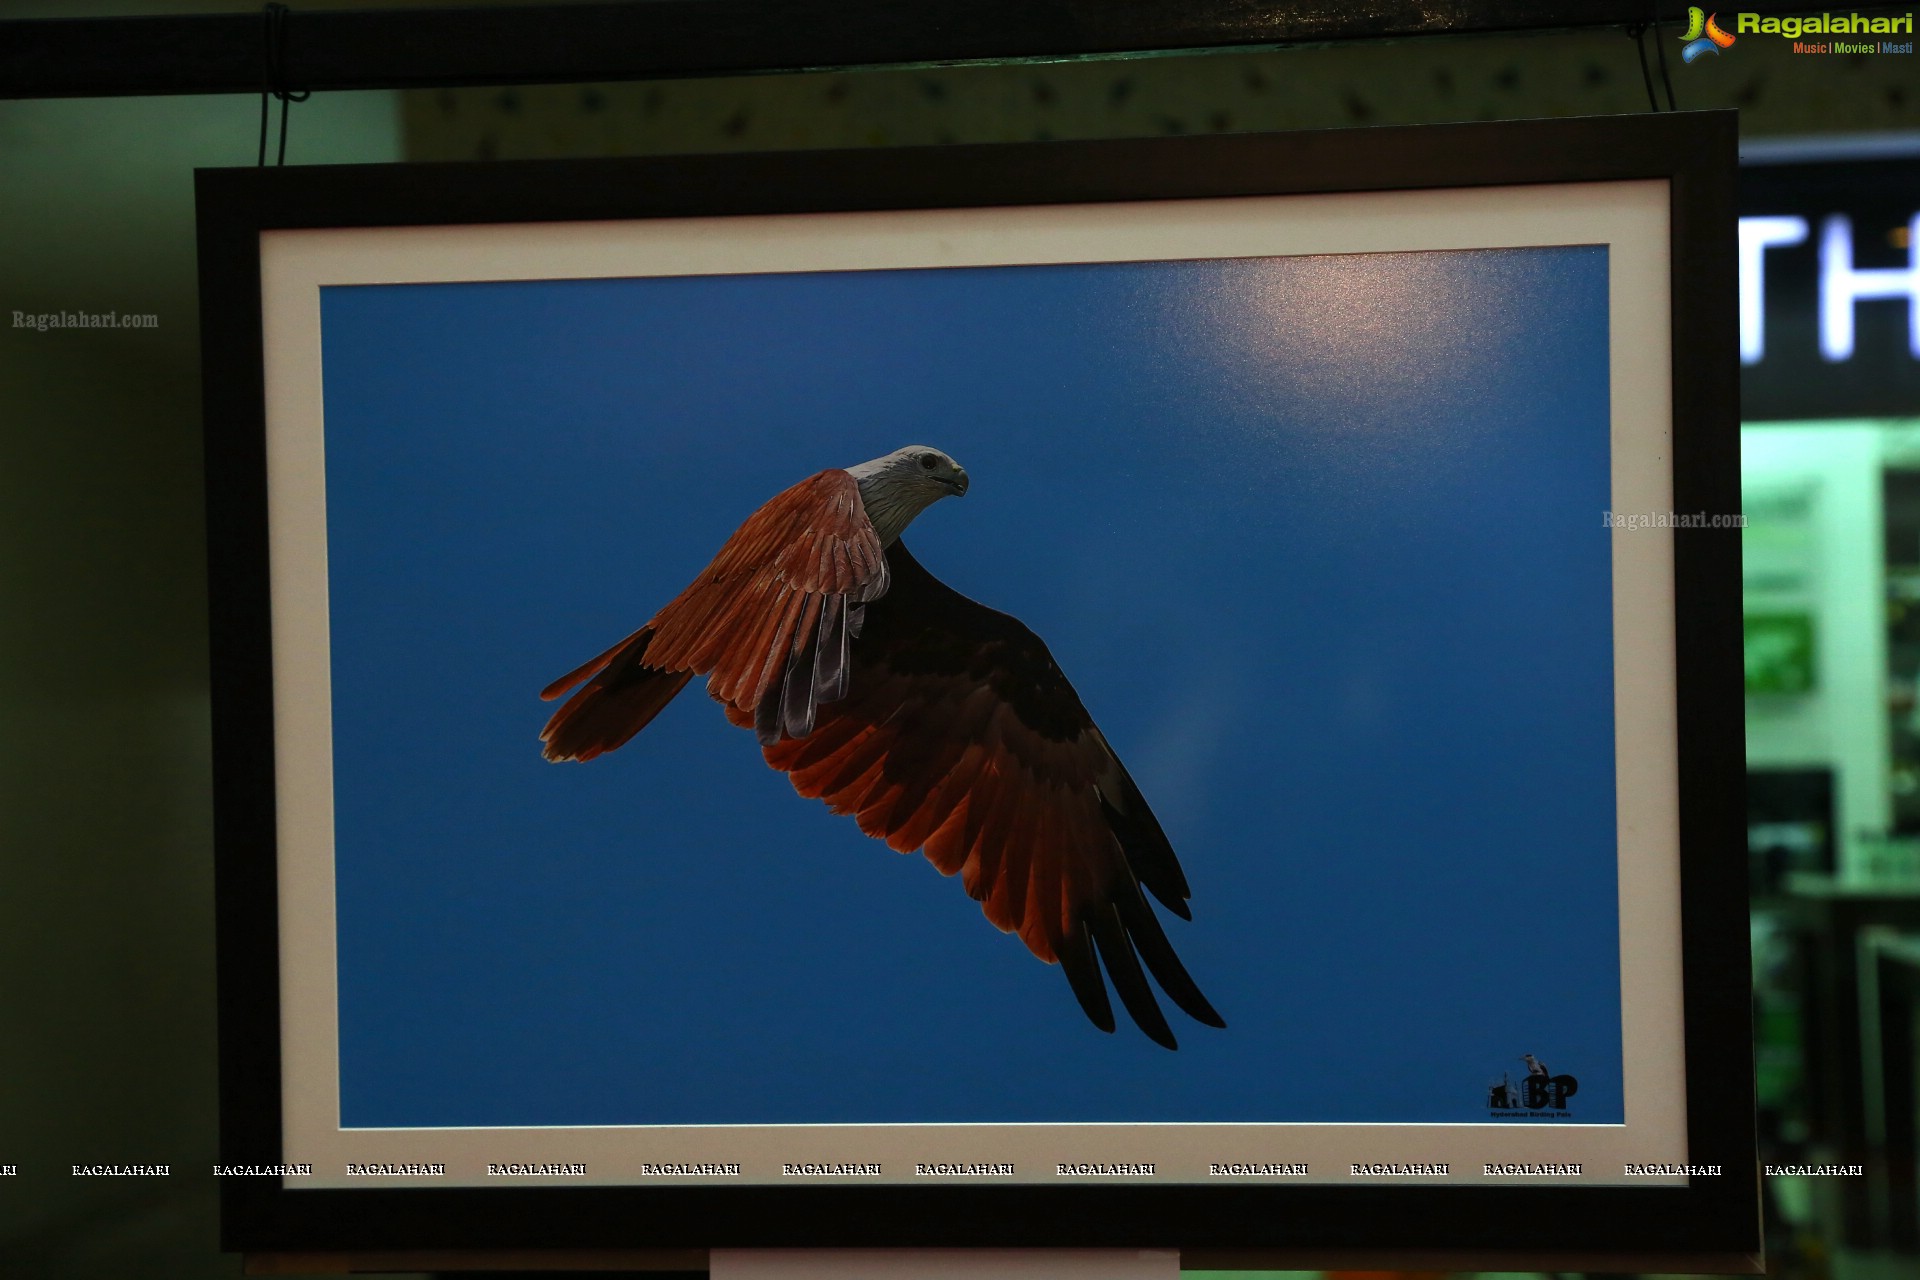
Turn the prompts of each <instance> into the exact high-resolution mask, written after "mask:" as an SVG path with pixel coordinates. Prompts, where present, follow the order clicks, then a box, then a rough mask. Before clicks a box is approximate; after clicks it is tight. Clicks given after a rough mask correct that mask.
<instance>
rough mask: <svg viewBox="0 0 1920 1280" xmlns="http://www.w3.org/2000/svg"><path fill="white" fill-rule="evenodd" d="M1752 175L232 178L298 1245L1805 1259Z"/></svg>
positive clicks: (236, 1192) (1640, 134)
mask: <svg viewBox="0 0 1920 1280" xmlns="http://www.w3.org/2000/svg"><path fill="white" fill-rule="evenodd" d="M1732 172H1733V127H1732V125H1731V123H1730V120H1729V119H1727V118H1722V117H1718V116H1705V117H1684V116H1682V117H1663V118H1653V119H1614V120H1595V121H1576V122H1563V123H1549V124H1515V125H1488V126H1458V127H1454V126H1449V127H1444V128H1432V129H1382V130H1369V131H1362V132H1356V133H1350V134H1307V135H1271V136H1247V137H1221V138H1210V139H1176V140H1156V141H1141V142H1118V143H1086V144H1061V145H1052V144H1036V145H1021V146H1010V147H986V148H960V147H956V148H947V149H931V150H922V151H910V152H883V151H875V152H871V153H815V154H791V155H782V156H731V157H682V158H673V159H658V160H636V161H616V162H588V163H558V164H530V165H493V166H485V165H476V166H395V167H384V168H347V169H338V170H328V169H301V170H277V171H275V170H258V171H254V170H247V171H207V172H203V173H202V174H201V175H200V198H201V253H202V272H203V300H204V301H203V305H204V314H205V326H206V353H207V354H206V387H207V403H208V458H209V463H208V466H209V473H208V474H209V503H210V525H209V533H210V543H211V548H212V558H213V564H212V584H213V609H214V665H215V669H214V678H215V733H216V770H217V784H218V793H217V810H218V812H217V822H218V838H219V849H218V857H219V871H220V884H219V890H220V922H221V935H220V947H221V994H222V1016H223V1023H222V1053H223V1066H224V1070H223V1078H222V1096H223V1107H224V1112H225V1127H224V1137H223V1143H224V1151H223V1159H224V1160H226V1161H227V1162H229V1163H230V1164H231V1165H232V1166H234V1168H235V1169H236V1170H238V1171H239V1172H240V1174H241V1175H242V1176H236V1177H234V1178H233V1179H232V1180H231V1181H230V1182H229V1191H228V1196H227V1201H226V1205H227V1232H228V1236H229V1243H230V1245H232V1246H233V1247H236V1248H243V1249H247V1250H251V1251H276V1250H280V1251H285V1250H317V1249H333V1250H367V1249H386V1250H391V1249H400V1248H464V1249H498V1248H532V1247H546V1248H567V1247H574V1248H594V1249H601V1250H607V1249H630V1250H649V1249H653V1250H660V1249H689V1248H692V1249H698V1248H707V1247H742V1246H773V1245H781V1246H795V1245H831V1246H848V1247H851V1246H877V1245H890V1246H899V1245H994V1246H1042V1245H1057V1246H1064V1245H1079V1246H1090V1245H1110V1246H1129V1247H1131V1246H1157V1247H1178V1248H1181V1249H1184V1250H1187V1251H1188V1254H1187V1256H1188V1257H1189V1259H1190V1260H1203V1259H1205V1258H1208V1257H1213V1258H1226V1257H1228V1256H1230V1255H1231V1256H1234V1257H1254V1256H1262V1257H1278V1256H1282V1255H1287V1256H1305V1255H1306V1254H1309V1253H1312V1252H1313V1251H1315V1250H1322V1251H1342V1250H1345V1251H1353V1250H1360V1251H1362V1252H1371V1253H1376V1254H1380V1255H1381V1256H1386V1255H1388V1254H1390V1253H1392V1252H1394V1251H1405V1250H1413V1249H1426V1250H1441V1251H1455V1252H1460V1253H1466V1252H1473V1253H1475V1254H1476V1256H1493V1255H1494V1254H1496V1253H1498V1254H1502V1255H1503V1256H1519V1255H1523V1254H1531V1255H1533V1256H1544V1255H1545V1254H1546V1253H1547V1252H1550V1251H1559V1252H1561V1253H1563V1254H1564V1253H1567V1252H1570V1251H1584V1252H1585V1253H1586V1254H1589V1255H1591V1254H1595V1253H1598V1252H1612V1253H1615V1254H1621V1253H1638V1254H1641V1255H1645V1256H1652V1255H1656V1254H1659V1255H1673V1256H1677V1255H1681V1254H1685V1255H1688V1256H1689V1257H1691V1258H1693V1259H1694V1260H1695V1261H1698V1262H1701V1263H1702V1265H1704V1264H1705V1263H1706V1262H1709V1261H1712V1260H1713V1259H1715V1258H1718V1259H1720V1260H1722V1261H1723V1262H1724V1261H1725V1260H1727V1259H1735V1260H1737V1259H1739V1258H1740V1257H1741V1256H1743V1255H1746V1254H1750V1253H1752V1252H1753V1251H1754V1250H1755V1249H1757V1247H1758V1246H1757V1221H1756V1218H1755V1213H1754V1203H1755V1198H1754V1187H1755V1177H1756V1171H1755V1167H1754V1164H1753V1133H1752V1114H1751V1104H1752V1097H1751V1063H1750V1058H1749V1056H1748V1053H1749V1050H1748V1047H1747V1046H1748V1044H1749V1040H1748V1036H1747V1033H1746V994H1745V991H1746V976H1747V969H1746V960H1745V954H1746V952H1745V942H1744V939H1745V936H1746V933H1745V928H1746V926H1745V916H1744V897H1743V891H1744V874H1745V872H1744V866H1745V858H1744V853H1743V844H1744V841H1743V838H1742V833H1743V831H1744V821H1743V818H1742V813H1741V808H1740V790H1739V786H1740V776H1741V769H1742V751H1741V736H1740V728H1741V705H1742V704H1741V698H1742V692H1741V691H1742V667H1741V650H1740V645H1741V615H1740V577H1739V557H1738V542H1737V538H1738V533H1737V530H1736V529H1734V528H1732V527H1731V526H1732V524H1733V517H1734V516H1735V515H1736V514H1737V511H1738V492H1739V490H1738V477H1737V444H1736V434H1735V417H1734V398H1735V397H1734V385H1735V380H1736V377H1737V342H1736V333H1737V330H1736V326H1735V313H1734V294H1733V280H1734V264H1735V254H1734V244H1735V241H1734V222H1733V214H1732ZM247 1175H250V1176H247Z"/></svg>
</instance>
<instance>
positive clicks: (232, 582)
mask: <svg viewBox="0 0 1920 1280" xmlns="http://www.w3.org/2000/svg"><path fill="white" fill-rule="evenodd" d="M1734 172H1735V126H1734V117H1733V115H1732V113H1687V114H1672V115H1661V116H1646V117H1612V118H1596V119H1582V120H1568V121H1553V122H1524V123H1496V124H1467V125H1445V126H1431V127H1425V126H1423V127H1405V128H1379V129H1367V130H1352V131H1338V132H1323V133H1289V134H1271V135H1244V136H1215V137H1205V138H1176V139H1155V140H1127V141H1111V142H1084V143H1035V144H1014V145H1006V146H964V147H962V146H955V147H944V148H924V149H913V150H891V151H878V150H876V151H842V152H803V153H782V154H758V155H730V156H678V157H667V158H657V159H636V160H610V161H577V162H576V161H555V162H533V163H515V164H500V165H488V164H449V165H390V166H349V167H338V168H329V167H317V168H283V169H264V168H263V169H233V170H202V171H200V172H199V173H198V175H197V194H198V201H199V259H200V280H201V298H202V332H203V373H204V396H205V405H206V433H207V436H206V439H207V452H206V457H207V503H208V506H207V521H208V525H207V528H208V542H209V558H210V593H211V605H210V608H211V635H212V641H211V663H212V699H213V700H212V719H213V731H214V750H215V756H214V797H215V838H216V869H217V889H218V903H217V922H218V957H219V1002H220V1063H221V1068H220V1069H221V1078H220V1105H221V1159H222V1161H223V1163H224V1164H226V1165H228V1166H234V1167H241V1168H244V1167H259V1166H274V1165H278V1164H280V1163H281V1162H282V1160H283V1157H284V1154H285V1152H284V1147H283V1132H284V1116H283V1097H282V1080H283V1074H282V1060H281V1050H280V1043H281V1041H280V1034H281V1031H280V1028H281V1017H282V1007H281V991H282V984H281V967H280V961H281V951H280V946H281V939H280V932H279V924H278V920H279V918H280V917H279V912H280V906H281V899H280V886H279V882H278V875H277V871H276V864H275V849H276V823H277V821H278V818H277V804H276V775H275V765H274V761H275V751H274V737H273V732H274V706H273V687H274V685H273V682H274V671H275V649H274V634H273V628H272V623H273V617H272V609H271V599H272V589H273V583H272V577H271V573H270V566H269V541H268V518H269V505H270V494H269V488H268V483H267V465H266V446H265V430H266V380H265V374H264V372H263V369H264V359H265V346H264V343H265V338H264V335H263V319H262V316H263V307H262V272H261V236H262V234H263V233H266V232H272V231H277V230H287V229H304V228H343V229H344V228H369V227H394V226H466V225H474V224H493V225H500V224H514V223H542V224H553V223H569V222H584V221H597V220H628V219H648V218H667V217H715V216H718V217H732V216H741V215H779V214H805V213H825V212H843V211H866V210H896V209H900V210H906V209H968V208H975V209H978V208H992V207H1003V206H1009V205H1069V204H1071V205H1089V204H1104V203H1109V202H1126V201H1144V200H1154V201H1182V200H1205V199H1218V198H1228V197H1240V196H1272V195H1302V194H1324V193H1334V192H1417V191H1439V190H1449V189H1454V190H1457V189H1464V188H1478V187H1516V188H1534V187H1547V186H1552V185H1554V184H1564V183H1604V182H1641V181H1651V182H1659V183H1664V184H1666V187H1667V191H1668V211H1669V218H1670V242H1669V244H1668V246H1667V251H1668V254H1669V260H1670V262H1671V263H1672V264H1673V269H1672V271H1671V289H1670V299H1669V303H1670V306H1669V315H1670V321H1671V353H1670V369H1671V380H1672V421H1673V434H1672V444H1673V449H1672V492H1673V499H1674V508H1675V510H1677V511H1683V512H1693V511H1706V512H1716V513H1733V512H1737V511H1738V510H1739V475H1738V434H1737V424H1738V408H1737V405H1738V389H1737V384H1738V369H1739V366H1738V358H1737V341H1736V326H1735V204H1734ZM1738 539H1739V534H1738V532H1737V530H1734V529H1726V528H1698V529H1696V528H1683V529H1677V530H1675V531H1674V536H1673V593H1674V615H1673V616H1674V628H1673V637H1672V642H1673V646H1674V650H1675V654H1676V693H1675V697H1676V703H1675V706H1674V708H1673V715H1674V720H1675V723H1676V725H1677V757H1676V758H1677V774H1678V795H1679V842H1680V865H1679V868H1678V872H1679V880H1680V887H1679V916H1680V920H1681V929H1682V935H1683V937H1682V950H1681V958H1682V986H1683V991H1682V993H1681V999H1682V1000H1683V1003H1684V1010H1685V1025H1684V1036H1683V1045H1684V1053H1685V1060H1686V1063H1687V1064H1688V1065H1687V1069H1686V1087H1685V1094H1686V1134H1687V1150H1688V1161H1689V1163H1690V1164H1693V1165H1701V1166H1713V1167H1715V1168H1717V1169H1718V1173H1717V1175H1714V1176H1693V1177H1689V1178H1687V1179H1686V1181H1685V1183H1684V1185H1657V1186H1653V1185H1650V1186H1644V1187H1641V1186H1612V1185H1609V1186H1591V1187H1582V1186H1524V1187H1522V1186H1510V1185H1498V1186H1486V1187H1479V1186H1458V1185H1446V1186H1383V1185H1375V1184H1367V1185H1352V1186H1344V1185H1310V1186H1269V1185H1260V1186H1249V1185H1217V1186H1216V1185H1202V1184H1192V1183H1185V1184H1179V1185H1172V1186H1123V1185H1103V1186H1088V1185H1077V1184H1076V1185H1061V1186H978V1185H945V1186H939V1187H931V1186H927V1187H922V1186H878V1187H851V1186H846V1187H843V1186H804V1187H799V1186H796V1187H786V1186H760V1185H753V1186H740V1187H714V1186H662V1187H655V1186H646V1187H640V1186H619V1187H603V1186H587V1187H558V1186H540V1187H501V1188H495V1187H459V1188H451V1187H449V1188H441V1187H392V1186H370V1187H366V1188H364V1189H362V1188H351V1189H312V1188H300V1187H293V1186H289V1185H287V1183H286V1182H285V1181H284V1180H282V1179H281V1178H278V1177H272V1176H234V1177H228V1178H226V1179H224V1180H223V1183H222V1206H223V1228H222V1230H223V1239H224V1243H225V1247H227V1248H229V1249H234V1250H241V1251H246V1252H249V1253H303V1254H314V1253H323V1252H324V1253H333V1254H357V1255H379V1256H382V1257H386V1258H389V1259H400V1260H401V1261H402V1262H405V1261H407V1260H412V1262H414V1263H418V1262H419V1260H420V1259H422V1258H427V1257H431V1256H439V1257H455V1256H467V1255H471V1254H475V1253H487V1252H490V1251H520V1253H521V1255H522V1256H526V1257H532V1256H536V1254H537V1256H539V1257H540V1258H542V1259H544V1260H546V1261H547V1263H548V1264H549V1265H565V1260H566V1259H567V1258H569V1257H574V1256H584V1254H585V1252H587V1251H592V1252H594V1253H595V1254H596V1255H597V1256H600V1257H602V1258H605V1257H608V1256H615V1255H618V1256H622V1257H625V1256H632V1257H634V1258H636V1259H644V1258H653V1259H656V1260H658V1259H672V1258H679V1259H682V1260H690V1265H694V1266H697V1265H698V1263H699V1259H700V1258H701V1257H702V1256H703V1255H702V1253H701V1251H703V1250H706V1249H709V1248H715V1247H731V1248H754V1247H834V1248H848V1247H883V1246H884V1247H952V1246H994V1247H1019V1248H1041V1247H1126V1248H1177V1249H1180V1250H1182V1251H1183V1258H1184V1259H1185V1261H1186V1264H1187V1265H1189V1266H1194V1265H1255V1264H1265V1265H1272V1264H1275V1263H1282V1264H1285V1263H1293V1264H1298V1265H1308V1264H1311V1263H1314V1262H1318V1261H1330V1262H1342V1263H1348V1264H1353V1263H1361V1262H1367V1261H1373V1262H1375V1263H1378V1262H1382V1261H1385V1262H1392V1261H1400V1262H1405V1261H1407V1260H1408V1259H1412V1258H1429V1259H1438V1260H1441V1264H1442V1265H1466V1262H1465V1260H1468V1259H1471V1260H1473V1261H1474V1262H1476V1263H1477V1264H1478V1265H1481V1266H1490V1265H1497V1266H1500V1267H1502V1268H1503V1269H1504V1268H1506V1267H1511V1266H1515V1265H1526V1266H1548V1265H1554V1266H1567V1265H1598V1260H1604V1259H1614V1260H1621V1259H1629V1260H1635V1261H1636V1263H1637V1265H1642V1266H1658V1267H1659V1268H1660V1269H1669V1270H1672V1269H1694V1270H1703V1269H1709V1268H1715V1269H1724V1270H1741V1269H1753V1267H1754V1261H1755V1259H1756V1258H1757V1256H1758V1252H1759V1249H1760V1229H1759V1220H1758V1210H1757V1185H1758V1176H1759V1169H1758V1165H1757V1163H1756V1155H1755V1139H1754V1127H1753V1090H1752V1079H1751V1057H1750V1054H1751V1036H1750V1026H1749V1003H1748V989H1749V973H1748V962H1747V944H1746V937H1747V920H1746V859H1745V851H1744V829H1745V818H1744V812H1743V789H1744V749H1743V714H1744V712H1743V694H1742V675H1741V672H1742V663H1741V614H1740V594H1739V591H1740V587H1739V583H1740V574H1739V564H1740V561H1739V555H1740V550H1739V540H1738ZM529 1251H533V1252H529Z"/></svg>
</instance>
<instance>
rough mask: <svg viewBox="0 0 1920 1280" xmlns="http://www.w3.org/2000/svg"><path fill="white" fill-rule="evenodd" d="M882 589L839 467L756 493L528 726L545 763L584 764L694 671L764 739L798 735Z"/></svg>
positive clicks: (875, 546)
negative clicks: (663, 601)
mask: <svg viewBox="0 0 1920 1280" xmlns="http://www.w3.org/2000/svg"><path fill="white" fill-rule="evenodd" d="M886 590H887V561H886V554H885V551H884V549H883V548H882V547H881V545H880V539H879V537H878V536H877V535H876V534H875V533H874V531H873V525H872V524H871V523H870V522H869V521H868V519H867V515H866V510H865V508H863V507H862V506H861V504H860V488H859V485H858V483H857V482H856V481H855V480H854V478H853V477H852V476H851V475H849V474H848V473H847V472H845V471H840V470H834V471H822V472H821V473H820V474H818V475H815V476H811V477H809V478H808V479H806V480H802V481H801V482H800V483H799V484H797V485H794V486H793V487H792V488H790V489H787V490H786V491H784V492H782V493H779V494H776V495H775V496H774V497H772V498H771V499H769V500H768V501H767V502H766V504H765V505H763V506H762V507H761V508H760V509H759V510H758V511H756V512H754V513H753V515H751V516H749V517H748V518H747V521H746V523H745V524H742V525H741V526H740V528H739V529H737V530H735V531H734V534H733V536H732V537H730V538H728V539H727V541H726V544H725V545H723V546H722V547H721V548H720V551H719V553H718V554H717V555H715V556H714V558H713V561H712V563H710V564H709V565H708V566H707V567H706V568H705V569H704V570H702V571H701V573H700V575H699V576H698V577H696V578H695V579H694V580H693V582H692V583H690V584H689V585H688V586H687V589H686V590H684V591H682V592H681V593H680V594H679V595H678V596H676V597H674V599H673V600H672V601H671V602H670V603H668V605H667V606H666V607H665V608H663V609H661V610H660V612H659V613H657V614H655V615H654V616H653V619H652V621H650V622H648V623H647V625H646V626H644V627H642V628H641V629H640V630H639V631H636V632H635V633H634V634H633V635H631V636H628V637H627V638H626V639H625V640H623V641H621V642H620V643H619V644H617V645H615V646H614V647H613V648H611V649H609V650H607V652H605V653H603V654H601V655H600V656H599V657H597V658H595V659H594V660H593V661H591V662H588V663H586V664H585V665H584V666H581V667H579V668H577V669H576V670H574V671H572V672H571V673H569V674H568V675H565V676H563V677H561V678H560V679H559V680H556V681H554V682H553V683H552V684H550V685H548V686H547V688H546V689H545V690H543V691H542V693H541V697H543V698H548V699H551V698H557V697H559V696H560V695H561V694H563V693H565V692H566V691H567V690H568V689H571V688H573V687H574V686H575V685H579V684H581V682H582V681H584V682H585V684H584V685H582V687H581V688H580V689H579V690H578V691H577V692H575V693H574V695H573V696H572V697H571V698H569V699H567V701H566V702H565V703H563V704H562V705H561V706H560V708H559V709H558V710H557V711H555V712H554V713H553V716H552V718H551V719H549V720H548V721H547V725H546V728H545V729H543V730H542V731H541V734H540V738H541V741H543V742H545V743H546V749H545V754H546V757H547V758H548V759H549V760H591V759H592V758H593V757H594V756H597V755H600V754H602V753H603V752H607V751H611V750H613V749H614V748H615V747H618V746H620V745H621V744H622V743H624V742H626V741H627V740H628V739H629V738H631V737H633V735H634V734H636V733H638V732H639V731H640V730H641V729H643V728H645V727H646V725H647V723H648V722H649V721H650V720H652V719H653V717H654V716H656V715H658V714H659V712H660V710H661V708H663V707H665V706H666V704H667V703H668V702H669V701H671V700H672V699H673V697H674V695H675V694H677V693H679V692H680V690H681V689H682V688H684V687H685V686H686V684H687V681H688V680H690V679H692V678H693V677H694V676H696V675H704V676H706V677H707V689H708V691H709V692H710V693H712V694H713V696H714V697H715V698H718V699H719V700H720V701H722V702H724V703H726V704H727V705H728V706H729V707H731V708H733V709H735V710H738V711H742V712H747V713H751V714H756V715H758V716H759V717H760V719H761V721H762V724H761V736H762V738H763V740H767V741H773V740H777V738H778V736H779V734H780V733H781V732H783V731H784V732H795V733H805V732H807V731H809V730H811V729H812V728H813V726H814V722H815V717H816V716H817V714H818V709H819V707H820V706H821V705H822V704H823V703H828V702H831V701H832V700H833V699H835V698H838V697H842V696H844V695H845V693H846V689H847V682H848V663H847V650H848V645H849V641H850V639H851V636H852V633H853V632H854V631H856V630H857V629H858V625H859V624H858V621H857V617H858V614H857V610H858V609H859V608H860V607H862V606H863V605H864V604H865V602H867V601H869V600H873V599H876V598H878V597H879V596H881V595H883V594H885V592H886Z"/></svg>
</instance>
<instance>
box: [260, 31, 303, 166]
mask: <svg viewBox="0 0 1920 1280" xmlns="http://www.w3.org/2000/svg"><path fill="white" fill-rule="evenodd" d="M289 16H290V14H289V10H288V9H287V6H285V5H284V4H270V5H268V6H267V7H266V8H265V9H264V10H263V11H262V13H261V18H262V26H261V39H262V41H263V45H262V53H261V58H260V75H261V79H260V156H259V160H258V162H257V163H258V164H259V165H260V166H261V167H263V168H264V167H265V166H266V163H267V99H268V98H269V97H273V98H278V99H280V157H279V159H278V160H277V161H276V162H275V163H277V164H283V165H284V164H285V163H286V162H287V104H288V103H289V102H305V101H306V100H307V99H308V98H310V97H312V96H313V92H312V90H310V89H301V90H299V91H298V92H295V91H294V90H292V89H289V88H287V18H288V17H289Z"/></svg>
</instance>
